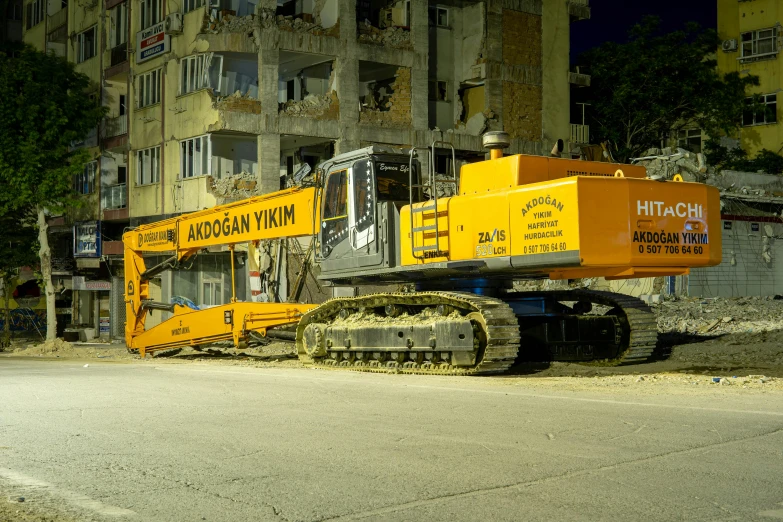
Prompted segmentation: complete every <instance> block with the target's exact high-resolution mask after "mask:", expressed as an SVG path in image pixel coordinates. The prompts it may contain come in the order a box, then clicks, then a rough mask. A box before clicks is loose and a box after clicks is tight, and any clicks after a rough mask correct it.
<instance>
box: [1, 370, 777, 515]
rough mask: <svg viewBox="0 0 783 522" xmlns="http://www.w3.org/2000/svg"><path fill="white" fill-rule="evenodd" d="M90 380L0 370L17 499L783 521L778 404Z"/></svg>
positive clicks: (276, 374)
mask: <svg viewBox="0 0 783 522" xmlns="http://www.w3.org/2000/svg"><path fill="white" fill-rule="evenodd" d="M84 364H85V363H84V362H78V361H72V360H71V361H41V360H26V359H13V360H11V359H9V358H0V492H2V493H3V495H11V496H17V495H21V496H25V497H26V505H29V506H32V505H36V503H37V506H39V507H42V508H51V509H52V510H60V511H62V512H65V513H68V514H70V516H73V519H75V520H90V519H93V520H145V521H147V520H163V521H169V520H176V521H179V520H182V521H191V520H193V521H198V520H209V521H216V520H238V521H245V520H305V521H316V520H358V519H368V520H384V521H386V520H427V521H438V520H447V521H450V522H453V521H456V520H558V521H567V520H645V521H650V520H710V521H715V520H743V521H745V520H762V521H774V520H776V519H777V520H783V400H781V399H782V398H783V396H781V394H780V393H746V394H743V393H735V392H737V390H734V391H733V392H731V393H728V392H727V393H724V392H723V391H722V390H721V389H719V388H720V387H717V388H716V391H715V394H709V393H707V394H704V393H701V394H691V393H685V392H678V391H672V392H671V393H660V394H654V395H642V396H635V395H634V392H633V390H612V389H595V390H590V389H580V388H577V387H572V388H569V387H568V386H565V385H564V386H563V388H562V389H560V388H558V387H557V386H554V387H548V388H547V387H541V386H533V385H532V381H530V380H529V379H530V378H528V377H515V378H503V379H495V378H446V377H417V376H402V375H378V374H360V373H344V372H332V371H317V370H303V369H285V368H277V369H275V368H273V369H259V368H243V367H232V366H216V365H209V364H198V363H185V364H158V363H155V362H154V361H150V362H120V363H103V362H96V361H90V362H89V367H87V368H85V367H84ZM564 382H565V381H564ZM0 501H3V499H2V498H0ZM0 513H2V512H0Z"/></svg>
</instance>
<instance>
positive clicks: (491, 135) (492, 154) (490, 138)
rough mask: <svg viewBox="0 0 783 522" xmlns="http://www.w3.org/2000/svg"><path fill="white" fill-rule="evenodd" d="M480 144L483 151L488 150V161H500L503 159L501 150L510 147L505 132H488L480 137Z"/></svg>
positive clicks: (509, 141)
mask: <svg viewBox="0 0 783 522" xmlns="http://www.w3.org/2000/svg"><path fill="white" fill-rule="evenodd" d="M481 144H482V146H483V147H484V148H485V149H489V159H500V158H502V157H503V149H507V148H508V147H509V146H510V145H511V138H509V136H508V133H507V132H503V131H490V132H485V133H484V136H482V137H481Z"/></svg>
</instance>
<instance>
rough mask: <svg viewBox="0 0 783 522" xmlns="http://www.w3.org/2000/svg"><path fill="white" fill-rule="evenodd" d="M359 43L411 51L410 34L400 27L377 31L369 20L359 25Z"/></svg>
mask: <svg viewBox="0 0 783 522" xmlns="http://www.w3.org/2000/svg"><path fill="white" fill-rule="evenodd" d="M359 41H360V42H362V43H368V44H375V45H384V46H386V47H393V48H395V49H408V50H411V49H413V43H412V42H411V33H410V31H408V30H407V29H404V28H402V27H387V28H386V29H378V28H377V27H375V26H373V25H372V24H371V23H370V22H369V20H365V21H364V22H362V23H360V24H359Z"/></svg>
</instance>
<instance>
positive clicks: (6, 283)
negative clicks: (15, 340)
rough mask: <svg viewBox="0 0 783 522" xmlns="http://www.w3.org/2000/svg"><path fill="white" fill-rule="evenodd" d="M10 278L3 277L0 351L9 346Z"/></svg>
mask: <svg viewBox="0 0 783 522" xmlns="http://www.w3.org/2000/svg"><path fill="white" fill-rule="evenodd" d="M10 284H11V279H10V278H8V277H3V304H4V305H5V306H4V307H3V312H4V314H3V319H4V322H3V342H0V352H2V351H3V348H6V347H8V346H11V289H10V288H9V285H10Z"/></svg>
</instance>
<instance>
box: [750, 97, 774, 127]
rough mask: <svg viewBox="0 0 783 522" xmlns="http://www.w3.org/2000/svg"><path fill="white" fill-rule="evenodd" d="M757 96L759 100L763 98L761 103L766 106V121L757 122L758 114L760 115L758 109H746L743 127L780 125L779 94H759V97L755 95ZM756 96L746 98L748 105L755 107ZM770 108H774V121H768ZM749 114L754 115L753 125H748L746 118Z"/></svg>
mask: <svg viewBox="0 0 783 522" xmlns="http://www.w3.org/2000/svg"><path fill="white" fill-rule="evenodd" d="M755 96H758V97H759V98H761V101H760V103H761V104H762V105H764V106H765V108H764V112H763V114H764V121H761V122H760V121H756V116H758V114H759V111H758V110H756V109H753V110H748V109H745V110H744V111H743V114H742V126H743V127H755V126H757V125H774V124H776V123H778V107H777V105H778V101H777V93H769V94H758V95H755ZM755 96H748V97H746V98H745V103H746V105H753V104H754V102H753V98H754V97H755ZM770 97H771V98H772V99H771V100H770ZM769 106H773V107H774V108H773V109H772V110H771V114H772V119H771V120H769V121H767V114H768V107H769ZM749 114H752V115H753V119H752V122H751V123H747V122H746V117H747V116H748V115H749Z"/></svg>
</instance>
